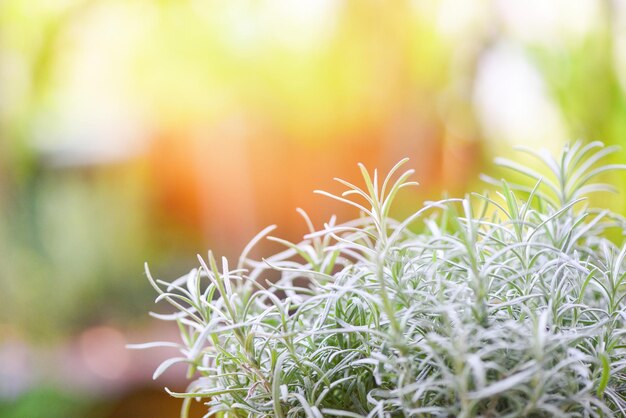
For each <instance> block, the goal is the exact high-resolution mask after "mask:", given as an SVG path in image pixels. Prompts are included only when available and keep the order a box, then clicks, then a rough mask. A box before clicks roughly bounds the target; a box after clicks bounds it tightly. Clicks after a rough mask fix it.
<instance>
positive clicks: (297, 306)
mask: <svg viewBox="0 0 626 418" xmlns="http://www.w3.org/2000/svg"><path fill="white" fill-rule="evenodd" d="M525 151H526V152H528V153H530V154H531V155H533V156H535V157H536V158H538V159H539V161H540V162H541V164H542V166H543V171H535V170H533V169H531V168H527V167H525V166H522V165H520V164H518V163H515V162H513V161H509V160H504V159H498V160H497V161H496V162H497V163H498V164H499V165H501V166H503V167H506V168H508V169H510V170H512V171H514V172H516V175H515V178H517V179H522V178H524V177H525V178H526V180H530V182H528V183H525V182H524V181H519V182H509V181H505V180H501V181H496V180H495V179H493V178H488V177H486V180H487V181H488V182H490V183H492V184H494V185H496V188H497V192H496V193H495V195H494V196H490V195H488V194H472V195H470V196H467V197H466V198H464V199H445V200H441V201H437V202H428V203H426V204H425V205H424V206H423V207H422V208H420V209H419V210H418V211H417V212H415V213H414V214H413V215H411V216H409V217H408V218H406V219H404V220H403V221H397V220H394V219H392V218H390V217H389V211H390V207H391V204H392V202H393V200H394V197H395V196H396V194H397V193H398V192H399V191H400V190H401V189H403V188H405V187H408V186H413V185H416V183H414V182H410V181H408V179H409V177H410V176H411V174H412V170H409V171H406V172H404V173H403V174H399V175H398V173H399V169H400V167H401V166H402V165H403V164H404V163H405V161H406V160H403V161H401V162H400V163H398V164H397V165H396V166H395V167H394V168H393V169H392V170H391V171H390V172H389V174H388V175H387V176H386V177H385V178H384V179H379V177H378V173H377V172H376V171H374V172H373V174H370V173H369V172H368V171H367V170H366V168H365V167H363V166H362V165H360V168H361V172H362V175H363V181H364V187H358V186H356V185H353V184H351V183H349V182H347V181H344V180H340V179H337V181H338V182H340V183H341V184H342V185H344V186H345V187H346V189H347V190H346V191H345V192H344V193H342V194H341V195H339V196H336V195H332V194H329V193H326V192H321V191H319V192H318V193H320V194H323V195H326V196H328V197H331V198H334V199H337V200H339V201H341V202H344V203H346V204H349V205H352V206H354V207H356V208H357V209H358V210H359V212H360V216H359V217H358V218H357V219H354V220H352V221H349V222H344V223H337V222H336V219H335V218H332V219H331V220H330V221H329V222H328V223H326V224H324V225H323V227H322V228H321V229H319V230H316V229H315V227H314V226H313V225H312V223H311V221H310V220H309V218H308V217H307V215H306V214H305V213H304V212H303V211H300V213H301V214H302V216H303V218H304V221H305V222H306V224H307V225H308V228H309V230H310V232H309V233H308V234H307V235H306V236H305V237H304V240H303V241H302V242H299V243H292V242H287V241H285V240H282V239H279V238H274V237H268V239H270V240H273V241H276V242H278V243H281V244H284V246H285V250H284V251H283V252H280V253H278V254H274V255H272V256H269V257H267V258H265V259H263V260H254V259H252V258H251V257H249V253H250V250H251V248H252V247H253V246H254V245H255V243H257V242H258V241H259V240H261V239H263V238H265V237H266V236H267V235H268V234H269V233H270V232H271V231H272V230H273V229H274V227H273V226H272V227H268V228H266V229H265V230H263V231H262V232H261V233H260V234H259V235H257V236H256V237H255V238H254V239H253V240H252V242H251V243H250V244H249V245H248V246H247V247H246V248H245V249H244V251H243V253H242V255H241V257H240V258H239V260H238V261H237V264H236V265H235V266H234V268H231V265H230V264H229V262H228V261H227V260H226V259H224V258H222V259H221V261H220V262H218V260H216V258H215V257H214V255H213V254H212V253H211V252H209V254H208V257H207V259H206V260H205V259H203V258H200V257H199V263H200V264H199V267H198V268H195V269H193V270H192V271H191V272H190V273H189V274H188V275H186V276H184V277H181V278H179V279H177V280H174V281H173V282H171V283H168V282H164V281H161V280H155V279H153V278H152V277H151V276H150V272H149V271H148V269H147V268H146V272H147V274H148V277H149V280H150V283H152V285H153V286H154V288H155V289H156V291H157V292H158V293H159V296H158V298H157V301H167V302H169V303H170V304H171V305H173V306H174V307H175V308H176V310H177V312H176V313H174V314H169V315H160V314H153V315H154V316H155V317H157V318H159V319H163V320H168V321H174V322H176V323H177V324H178V326H179V328H180V333H181V337H182V342H181V343H165V342H163V343H150V344H144V345H140V346H137V348H145V347H151V346H171V347H175V348H177V349H178V350H179V351H180V355H179V356H177V357H174V358H171V359H169V360H167V361H165V362H164V363H163V364H161V366H160V367H158V369H157V370H156V372H155V373H154V378H157V377H158V376H159V375H160V374H161V373H163V371H165V370H166V369H167V368H168V367H170V366H172V365H173V364H176V363H185V364H187V365H188V377H189V378H190V379H193V381H192V382H191V384H190V385H189V387H188V389H187V391H186V392H185V393H173V392H171V391H169V390H168V392H169V393H170V394H171V395H172V396H175V397H180V398H184V401H183V408H182V416H186V414H187V410H188V407H189V404H190V402H192V401H193V400H194V399H198V400H202V401H203V402H205V403H206V405H207V415H206V416H222V417H270V416H271V417H278V418H283V417H301V416H302V417H326V416H328V417H330V416H337V417H462V418H467V417H611V416H626V338H625V333H626V330H625V325H626V301H625V297H626V262H625V258H626V246H623V245H622V246H617V245H616V244H615V243H614V242H613V241H611V240H610V239H609V238H608V235H610V234H609V232H610V231H609V230H610V229H614V228H617V230H618V231H622V232H623V231H625V230H626V228H625V227H626V222H625V221H624V219H622V218H621V217H620V216H618V215H617V214H615V213H612V212H610V211H608V210H604V209H592V208H590V207H589V205H588V203H586V201H585V199H586V196H587V195H588V194H590V193H593V192H599V191H606V190H611V187H610V186H609V185H606V184H603V183H597V182H594V181H595V179H596V176H598V175H600V174H602V173H604V172H606V171H609V170H613V169H622V168H625V167H624V166H622V165H615V164H613V165H611V164H608V165H607V164H604V165H601V164H602V162H603V159H604V158H605V157H606V156H607V155H609V154H611V153H612V152H614V151H615V148H614V147H604V146H603V145H602V144H601V143H599V142H593V143H589V144H586V145H585V144H583V143H575V144H573V145H571V146H567V147H565V149H564V150H563V151H562V153H561V155H560V157H559V158H557V159H555V158H553V157H552V156H550V155H549V154H547V153H546V152H541V153H534V152H532V151H529V150H525ZM599 164H600V165H599ZM381 180H382V183H381ZM410 227H411V228H413V227H416V228H418V229H419V230H420V231H421V232H419V233H415V232H412V229H410ZM271 272H273V273H272V274H271V276H272V277H275V276H276V275H277V274H278V275H279V278H278V279H274V280H271V281H270V280H268V279H267V278H268V277H269V276H270V273H271ZM166 390H167V389H166Z"/></svg>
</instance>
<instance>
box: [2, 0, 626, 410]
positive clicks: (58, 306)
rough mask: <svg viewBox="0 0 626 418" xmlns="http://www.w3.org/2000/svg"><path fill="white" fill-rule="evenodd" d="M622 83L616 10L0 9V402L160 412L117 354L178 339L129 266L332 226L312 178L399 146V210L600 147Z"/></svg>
mask: <svg viewBox="0 0 626 418" xmlns="http://www.w3.org/2000/svg"><path fill="white" fill-rule="evenodd" d="M625 89H626V1H608V0H607V1H600V0H576V1H567V0H554V1H551V2H545V1H541V0H532V1H524V2H520V1H517V0H497V1H496V0H492V1H483V0H474V1H472V0H462V1H458V0H442V1H434V0H414V1H409V0H398V1H393V2H383V1H378V0H359V1H357V0H354V1H350V0H297V1H294V0H229V1H215V0H3V1H1V2H0V416H1V417H18V418H19V417H24V418H26V417H39V416H45V417H53V418H54V417H82V416H90V417H161V416H163V417H169V416H176V415H177V411H178V405H179V402H178V401H176V400H170V399H169V398H168V397H167V395H165V394H164V393H163V392H162V391H161V388H162V386H164V385H167V386H169V387H171V388H174V389H175V388H180V386H181V385H184V381H183V380H182V374H181V370H180V369H175V368H174V369H172V370H170V371H169V372H168V373H166V375H165V376H164V377H163V378H162V379H161V380H160V381H158V382H156V383H154V382H151V374H152V371H153V368H154V367H155V366H156V365H157V364H158V363H159V362H160V360H162V359H163V358H165V357H166V355H167V353H166V352H163V351H159V350H154V351H149V352H141V353H137V352H131V351H128V350H125V349H124V345H125V344H126V343H131V342H143V341H148V340H152V339H168V338H176V330H174V329H171V328H170V327H167V326H165V327H164V326H162V325H159V324H157V323H156V321H155V320H152V319H150V318H149V317H148V315H147V312H148V310H150V309H152V305H151V304H152V301H153V299H154V296H155V295H154V294H153V290H152V288H151V287H150V286H149V284H148V282H147V280H146V277H145V275H144V273H143V262H144V261H148V262H149V263H150V265H151V268H152V271H153V273H154V274H155V275H156V276H157V277H163V278H168V279H170V278H173V277H176V276H178V275H181V274H183V273H185V272H186V271H188V270H189V269H190V268H191V267H193V266H194V265H195V262H196V261H195V254H196V253H201V254H205V253H206V250H207V249H208V248H212V249H214V250H215V251H216V252H217V253H218V254H220V255H227V256H231V257H232V256H235V255H237V254H238V251H239V250H240V249H241V248H242V247H243V246H244V245H245V243H246V242H247V241H248V240H249V239H250V238H251V237H252V236H254V235H255V234H256V233H257V232H258V231H259V230H261V229H262V228H263V227H265V226H267V225H269V224H273V223H277V224H279V226H280V227H279V230H278V231H277V234H278V235H280V236H281V237H285V238H289V239H293V240H297V239H298V237H300V236H301V235H302V234H303V233H304V224H303V222H302V221H301V219H300V217H299V215H298V214H297V213H296V211H295V208H296V207H302V208H304V209H305V210H307V211H308V212H309V213H310V214H311V216H312V218H313V219H314V220H315V221H316V222H323V221H324V220H326V219H328V217H329V216H330V214H332V213H337V214H338V215H339V217H340V219H345V218H346V217H348V216H353V215H355V214H354V213H353V212H352V211H350V210H346V209H345V208H343V207H341V206H339V205H337V204H335V203H333V202H331V201H329V200H328V199H325V198H323V197H320V196H317V195H313V193H312V191H313V189H316V188H325V189H328V190H331V191H336V190H337V187H336V186H335V185H334V184H333V182H332V177H335V176H338V177H343V178H347V179H350V180H352V179H356V178H357V177H358V170H357V168H356V163H357V162H359V161H361V162H363V163H365V164H366V165H367V166H368V167H370V168H374V167H378V168H379V169H381V170H387V169H389V168H390V167H391V166H392V165H393V164H394V163H395V162H396V161H397V160H399V159H400V158H402V157H405V156H407V157H410V158H411V162H410V165H411V166H412V167H413V168H415V169H416V175H415V178H416V179H417V180H419V181H420V183H421V187H420V188H419V190H416V191H413V192H407V193H405V194H404V195H403V196H401V198H400V201H399V205H398V206H397V207H396V212H395V214H396V215H397V216H402V215H403V214H406V213H408V212H409V211H411V210H414V209H415V208H417V207H418V206H419V205H420V203H421V202H422V201H423V200H424V199H429V198H433V197H440V196H441V195H442V194H443V193H444V191H447V192H448V193H449V194H452V195H454V194H462V193H465V192H466V191H467V190H469V189H471V188H479V189H480V188H482V187H484V186H483V185H481V184H480V182H479V181H478V174H479V173H480V172H483V171H487V170H492V167H491V165H490V161H491V160H492V158H493V157H494V156H495V155H496V154H505V155H510V154H511V147H512V145H515V144H525V145H527V146H530V147H533V148H539V147H547V148H549V149H551V150H556V149H558V148H560V147H561V146H562V145H563V144H564V143H566V142H567V141H568V140H572V139H583V140H586V141H590V140H598V139H599V140H602V141H605V142H606V143H612V144H620V143H622V142H624V141H626V100H625V99H626V97H625ZM625 155H626V154H624V153H623V152H622V153H621V154H620V155H619V156H618V158H621V159H622V160H626V157H625ZM614 181H616V182H617V185H618V186H619V187H620V188H622V189H625V188H626V187H625V186H626V177H624V176H622V177H618V178H616V179H614ZM624 202H625V199H624V196H616V197H610V198H607V197H604V198H603V199H602V204H605V205H610V206H612V207H613V208H617V209H618V210H621V211H622V212H624V209H625V205H624ZM263 249H264V248H263V247H262V248H261V249H260V251H261V252H262V251H263ZM265 249H270V247H267V246H266V247H265ZM199 416H201V414H200V415H199Z"/></svg>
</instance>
